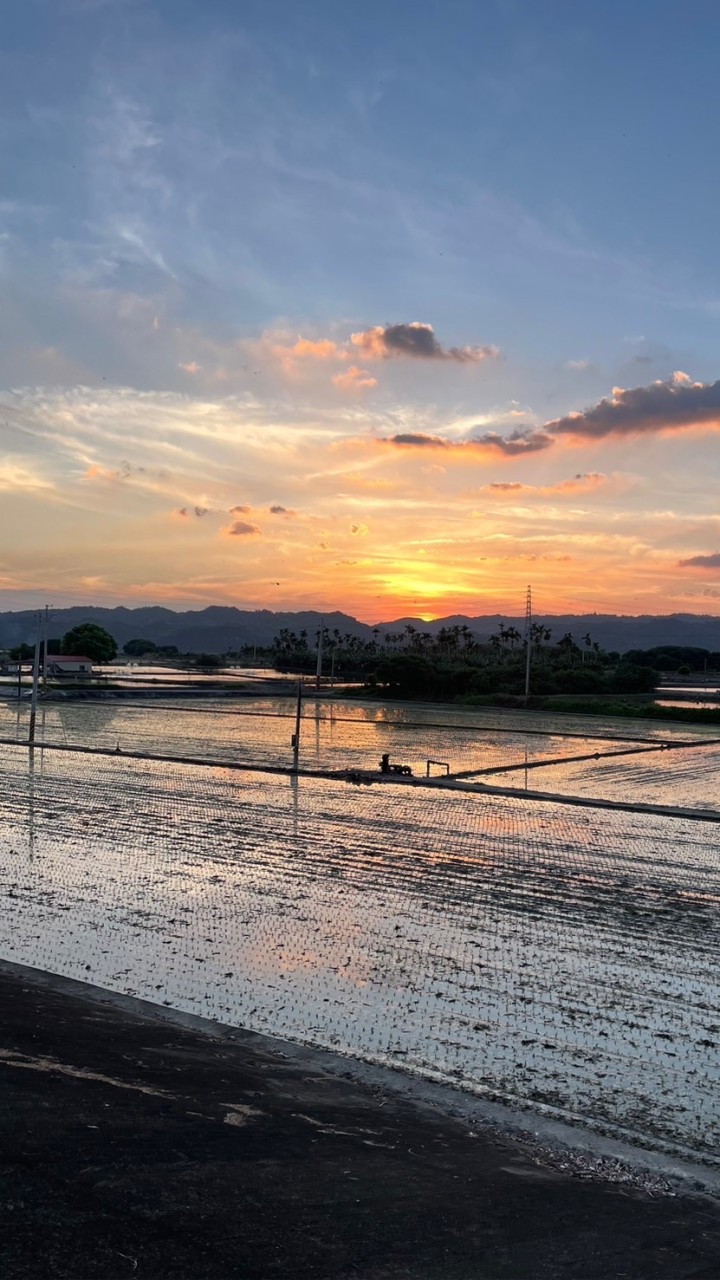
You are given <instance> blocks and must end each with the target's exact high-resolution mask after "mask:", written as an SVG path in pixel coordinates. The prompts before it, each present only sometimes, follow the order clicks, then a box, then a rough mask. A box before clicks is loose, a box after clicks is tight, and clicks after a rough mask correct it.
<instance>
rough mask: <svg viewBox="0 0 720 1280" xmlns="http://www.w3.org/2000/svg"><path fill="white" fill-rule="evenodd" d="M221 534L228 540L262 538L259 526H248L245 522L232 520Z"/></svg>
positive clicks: (247, 522)
mask: <svg viewBox="0 0 720 1280" xmlns="http://www.w3.org/2000/svg"><path fill="white" fill-rule="evenodd" d="M223 533H224V534H225V536H226V537H228V538H259V537H262V529H261V528H260V527H259V525H256V524H250V523H249V521H247V520H233V522H232V524H231V525H228V527H227V529H223Z"/></svg>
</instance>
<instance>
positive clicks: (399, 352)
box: [350, 320, 500, 364]
mask: <svg viewBox="0 0 720 1280" xmlns="http://www.w3.org/2000/svg"><path fill="white" fill-rule="evenodd" d="M350 342H351V343H352V345H353V346H354V347H358V348H359V349H360V350H361V351H362V353H363V355H364V356H365V357H366V358H367V359H369V360H388V359H390V358H391V357H395V358H399V357H409V358H411V359H415V360H455V361H457V362H458V363H459V364H467V363H475V364H477V363H479V362H480V361H481V360H488V359H494V358H497V356H499V355H500V350H499V348H498V347H495V346H485V347H443V346H441V345H440V343H439V342H438V340H437V338H436V337H435V330H434V329H433V327H432V325H431V324H424V323H423V322H422V321H420V320H412V321H411V322H410V323H409V324H387V325H379V324H376V325H374V326H373V328H372V329H365V330H364V331H363V332H362V333H353V334H351V336H350Z"/></svg>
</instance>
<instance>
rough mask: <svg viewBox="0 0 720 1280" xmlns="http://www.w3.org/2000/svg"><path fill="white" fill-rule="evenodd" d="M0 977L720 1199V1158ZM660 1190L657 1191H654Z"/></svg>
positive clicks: (87, 989) (343, 1059) (5, 963)
mask: <svg viewBox="0 0 720 1280" xmlns="http://www.w3.org/2000/svg"><path fill="white" fill-rule="evenodd" d="M0 973H4V974H7V975H9V976H14V977H16V978H18V979H20V980H21V981H23V982H26V983H28V985H32V986H35V987H39V988H43V989H45V990H48V991H52V992H55V993H56V994H58V995H67V996H72V997H74V998H76V999H81V1000H86V1001H88V1002H92V1003H97V1004H101V1005H104V1006H110V1007H112V1008H113V1009H117V1010H118V1012H121V1013H126V1014H129V1015H131V1016H132V1017H135V1018H140V1019H144V1020H146V1021H149V1022H153V1023H156V1024H157V1023H166V1024H168V1025H169V1026H173V1027H178V1028H181V1029H183V1030H187V1031H193V1032H195V1033H197V1034H200V1035H204V1036H207V1037H208V1038H211V1039H214V1040H220V1041H225V1042H227V1043H228V1044H231V1045H236V1046H238V1047H241V1046H242V1045H243V1044H247V1045H252V1046H253V1047H255V1048H257V1049H259V1050H260V1051H261V1052H266V1053H268V1054H272V1055H275V1056H276V1057H281V1058H286V1059H288V1060H290V1061H292V1062H293V1063H295V1064H296V1065H298V1066H299V1067H301V1068H302V1069H305V1070H307V1071H308V1072H315V1073H317V1072H324V1073H325V1074H328V1075H331V1076H339V1077H342V1078H343V1079H345V1080H348V1079H349V1080H352V1081H354V1082H356V1083H357V1084H359V1085H360V1086H361V1087H364V1088H370V1089H373V1090H375V1091H383V1092H385V1093H391V1094H394V1095H395V1097H396V1098H398V1099H401V1100H403V1101H406V1102H408V1103H410V1104H412V1105H415V1106H419V1107H421V1108H422V1109H424V1110H426V1111H429V1112H431V1113H433V1114H434V1115H435V1116H436V1117H443V1118H445V1119H450V1120H453V1121H456V1122H459V1123H461V1124H464V1125H466V1126H467V1127H468V1129H469V1133H470V1136H473V1135H474V1134H477V1136H478V1137H480V1136H483V1135H484V1136H486V1137H489V1138H492V1137H493V1136H495V1137H497V1138H499V1139H506V1140H509V1141H514V1142H516V1143H518V1144H519V1145H521V1146H523V1147H526V1148H528V1147H529V1148H532V1149H533V1152H534V1154H535V1155H536V1156H537V1157H538V1159H539V1160H540V1161H541V1162H542V1163H545V1164H548V1165H550V1166H553V1165H557V1164H558V1163H560V1164H561V1165H562V1167H563V1168H564V1169H569V1170H570V1172H573V1171H575V1172H577V1173H579V1174H581V1175H582V1176H583V1177H585V1178H587V1177H589V1176H590V1177H593V1178H595V1179H597V1180H599V1181H605V1182H607V1181H617V1182H622V1183H625V1184H628V1183H631V1184H632V1183H634V1184H635V1185H636V1186H638V1187H640V1188H646V1187H647V1184H648V1180H655V1183H657V1180H658V1179H661V1180H663V1181H664V1183H665V1184H666V1188H665V1189H666V1191H667V1192H669V1193H670V1194H686V1195H687V1194H697V1193H698V1192H700V1193H705V1194H708V1195H711V1196H713V1197H720V1157H718V1159H717V1160H713V1158H712V1157H708V1158H707V1161H704V1160H703V1159H702V1158H700V1157H697V1158H695V1157H694V1156H693V1153H692V1152H686V1153H683V1154H678V1153H676V1152H674V1151H673V1150H671V1149H670V1147H669V1146H668V1147H665V1148H663V1147H662V1145H661V1144H658V1145H657V1147H656V1149H653V1148H650V1147H643V1146H640V1145H638V1142H637V1140H634V1135H632V1134H624V1133H623V1131H622V1130H621V1129H620V1128H619V1127H618V1129H617V1130H615V1132H612V1131H611V1126H601V1125H598V1126H597V1127H592V1126H591V1125H589V1124H588V1123H587V1122H586V1121H584V1120H583V1119H582V1118H581V1117H575V1116H567V1115H566V1116H563V1115H562V1113H559V1112H557V1113H554V1112H553V1109H552V1108H549V1107H544V1106H542V1105H539V1104H534V1103H529V1102H528V1103H524V1102H523V1101H522V1100H521V1099H518V1100H516V1101H515V1102H514V1103H513V1104H511V1103H509V1102H506V1101H500V1100H498V1099H497V1098H496V1097H493V1096H490V1095H488V1096H483V1095H482V1094H480V1093H478V1092H476V1091H474V1090H470V1089H469V1088H463V1087H462V1084H461V1083H460V1082H458V1083H457V1084H456V1085H454V1084H452V1083H449V1082H446V1081H439V1080H434V1079H432V1077H430V1076H423V1075H421V1074H419V1073H414V1072H412V1071H411V1070H410V1069H409V1068H403V1067H402V1066H397V1067H394V1066H389V1065H385V1064H379V1063H373V1062H368V1061H364V1060H362V1059H359V1058H355V1057H351V1056H349V1055H345V1054H343V1053H342V1052H339V1051H337V1050H334V1049H327V1048H323V1047H318V1046H315V1045H311V1044H306V1043H302V1042H299V1041H294V1040H286V1039H282V1038H280V1037H276V1036H270V1035H267V1034H265V1033H263V1032H257V1031H250V1030H247V1029H246V1028H244V1027H234V1026H231V1025H229V1024H227V1023H220V1022H215V1021H213V1020H212V1019H210V1018H204V1017H202V1016H200V1015H199V1014H193V1013H185V1012H183V1011H182V1010H179V1009H173V1008H169V1007H167V1006H164V1005H156V1004H153V1003H152V1002H151V1001H148V1000H142V999H139V998H138V997H136V996H128V995H123V994H122V993H120V992H115V991H111V990H109V989H107V988H105V987H98V986H95V985H94V984H92V983H90V982H84V981H81V980H78V979H76V978H66V977H62V976H61V975H59V974H54V973H51V972H49V971H47V970H44V969H37V968H34V967H31V966H29V965H24V964H18V963H16V962H14V961H11V960H6V959H4V958H0ZM653 1189H654V1190H657V1187H656V1186H654V1187H653Z"/></svg>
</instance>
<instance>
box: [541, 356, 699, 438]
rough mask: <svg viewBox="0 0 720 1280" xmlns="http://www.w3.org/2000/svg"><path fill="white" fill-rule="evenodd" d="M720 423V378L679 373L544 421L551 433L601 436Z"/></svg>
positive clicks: (620, 391) (579, 436) (614, 391)
mask: <svg viewBox="0 0 720 1280" xmlns="http://www.w3.org/2000/svg"><path fill="white" fill-rule="evenodd" d="M693 426H706V427H713V426H714V427H717V426H720V380H719V381H717V382H712V383H702V382H692V381H691V379H690V378H689V377H688V375H687V374H686V373H681V372H677V373H674V374H673V375H672V377H671V378H670V379H669V380H668V381H667V382H661V381H658V382H653V383H651V385H650V386H648V387H633V388H631V389H630V390H628V391H625V390H623V389H622V388H621V387H615V388H614V390H613V394H612V397H611V398H610V399H605V400H601V401H600V403H599V404H596V405H594V406H593V407H592V408H590V409H585V410H583V412H582V413H570V414H568V415H567V416H566V417H564V418H557V419H555V420H554V421H553V422H548V423H546V424H545V431H546V432H548V433H550V434H551V435H569V436H576V437H578V438H583V439H602V438H603V437H604V436H610V435H633V434H639V433H641V432H644V431H664V430H674V431H679V430H682V429H683V428H685V427H693Z"/></svg>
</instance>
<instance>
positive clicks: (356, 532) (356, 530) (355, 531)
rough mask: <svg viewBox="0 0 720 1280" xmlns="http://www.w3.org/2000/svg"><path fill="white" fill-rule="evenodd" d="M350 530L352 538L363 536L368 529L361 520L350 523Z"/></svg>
mask: <svg viewBox="0 0 720 1280" xmlns="http://www.w3.org/2000/svg"><path fill="white" fill-rule="evenodd" d="M350 532H351V534H352V535H353V537H354V538H364V537H365V535H366V534H367V533H369V532H370V531H369V529H368V527H367V525H366V524H362V522H360V523H358V524H352V525H351V526H350Z"/></svg>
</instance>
